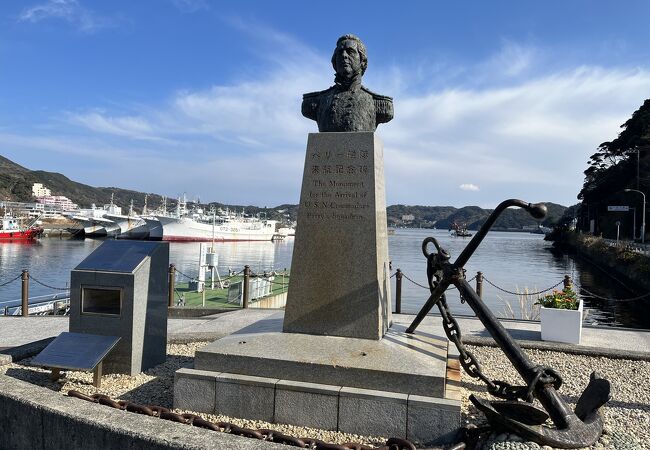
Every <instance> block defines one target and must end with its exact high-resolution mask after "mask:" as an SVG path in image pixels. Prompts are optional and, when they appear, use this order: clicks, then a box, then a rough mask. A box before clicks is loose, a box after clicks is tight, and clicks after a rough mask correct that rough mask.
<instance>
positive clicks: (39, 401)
mask: <svg viewBox="0 0 650 450" xmlns="http://www.w3.org/2000/svg"><path fill="white" fill-rule="evenodd" d="M0 448H1V449H3V450H14V449H15V450H18V449H20V450H24V449H34V450H39V449H47V450H50V449H51V450H59V449H67V450H77V449H79V450H82V449H83V450H95V449H97V450H105V449H109V450H110V449H120V450H140V449H142V450H145V449H147V450H173V449H184V450H199V449H205V450H217V449H222V450H226V449H228V450H253V449H268V450H286V449H287V446H285V445H281V444H273V443H269V442H263V441H259V440H256V439H250V438H244V437H240V436H233V435H231V434H227V433H219V432H214V431H210V430H203V429H200V428H196V427H192V426H189V425H184V424H179V423H174V422H171V421H169V420H162V419H158V418H155V417H147V416H142V415H140V414H135V413H130V412H127V411H119V410H117V409H113V408H110V407H108V406H103V405H98V404H94V403H90V402H86V401H84V400H79V399H76V398H71V397H67V396H64V395H63V393H59V392H53V391H50V390H49V389H46V388H42V387H39V386H34V385H32V384H29V383H25V382H23V381H20V380H17V379H15V378H12V377H11V376H7V375H0Z"/></svg>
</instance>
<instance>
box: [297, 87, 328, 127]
mask: <svg viewBox="0 0 650 450" xmlns="http://www.w3.org/2000/svg"><path fill="white" fill-rule="evenodd" d="M330 89H331V88H330ZM328 90H329V89H326V90H324V91H316V92H308V93H306V94H303V96H302V107H301V109H302V115H303V116H305V117H307V118H308V119H311V120H317V119H316V111H317V110H318V101H319V100H320V96H321V95H322V94H323V93H324V92H327V91H328Z"/></svg>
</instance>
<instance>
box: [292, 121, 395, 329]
mask: <svg viewBox="0 0 650 450" xmlns="http://www.w3.org/2000/svg"><path fill="white" fill-rule="evenodd" d="M389 278H390V270H389V261H388V232H387V224H386V195H385V189H384V162H383V146H382V143H381V140H380V139H379V138H378V137H377V136H376V135H375V133H372V132H354V133H352V132H349V133H310V134H309V139H308V144H307V154H306V156H305V169H304V173H303V181H302V190H301V194H300V208H299V212H298V224H297V227H296V238H295V243H294V248H293V258H292V263H291V284H290V286H289V292H288V294H287V295H288V297H287V306H286V314H285V318H284V331H285V332H290V333H305V334H318V335H326V336H343V337H351V338H363V339H381V338H382V336H383V335H384V333H385V332H386V330H387V329H388V327H389V326H390V316H391V308H390V281H389Z"/></svg>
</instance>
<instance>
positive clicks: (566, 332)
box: [540, 300, 582, 344]
mask: <svg viewBox="0 0 650 450" xmlns="http://www.w3.org/2000/svg"><path fill="white" fill-rule="evenodd" d="M540 319H541V322H542V340H543V341H556V342H566V343H567V344H579V343H580V337H581V335H582V300H580V303H579V304H578V309H575V310H573V309H555V308H544V307H542V308H540Z"/></svg>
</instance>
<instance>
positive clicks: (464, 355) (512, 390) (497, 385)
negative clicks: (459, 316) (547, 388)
mask: <svg viewBox="0 0 650 450" xmlns="http://www.w3.org/2000/svg"><path fill="white" fill-rule="evenodd" d="M435 264H436V263H435V258H434V257H433V254H432V255H430V256H429V257H428V268H427V273H428V274H429V277H430V280H429V282H430V285H431V287H430V291H431V293H433V291H434V290H435V288H436V286H437V285H438V283H439V282H440V278H439V277H440V274H439V272H437V271H436V270H435V267H434V265H435ZM436 274H438V275H436ZM434 278H435V280H434ZM436 304H437V306H438V310H439V311H440V316H441V317H442V325H443V326H442V329H443V330H444V332H445V334H446V335H447V338H448V339H449V340H450V341H451V342H453V343H454V345H455V346H456V348H457V349H458V353H459V358H458V360H459V362H460V365H461V366H462V367H463V369H464V370H465V372H466V373H467V374H468V375H469V376H471V377H472V378H478V379H480V380H481V381H482V382H483V383H485V384H486V386H487V390H488V392H489V393H490V394H492V395H493V396H495V397H499V398H503V399H507V400H515V399H521V400H525V401H527V402H529V403H531V402H532V401H533V395H534V391H535V388H536V387H537V385H538V384H539V383H542V384H553V385H554V386H555V387H556V389H559V387H560V386H561V384H562V379H561V378H560V376H559V375H558V374H557V373H556V372H555V371H554V370H553V369H551V368H548V367H542V366H536V367H535V368H534V369H533V370H534V376H533V378H532V379H531V381H530V382H529V383H528V386H513V385H511V384H509V383H507V382H505V381H500V380H492V379H490V378H489V377H488V376H487V375H485V373H483V370H482V368H481V364H480V363H479V361H478V359H476V357H475V356H474V354H473V353H472V352H470V351H469V350H467V349H466V348H465V345H464V344H463V335H462V333H461V331H460V326H459V325H458V322H457V321H456V319H455V318H454V316H453V315H452V314H451V311H450V309H449V306H448V305H447V299H446V297H445V294H442V295H441V296H440V298H439V299H438V301H437V303H436Z"/></svg>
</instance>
